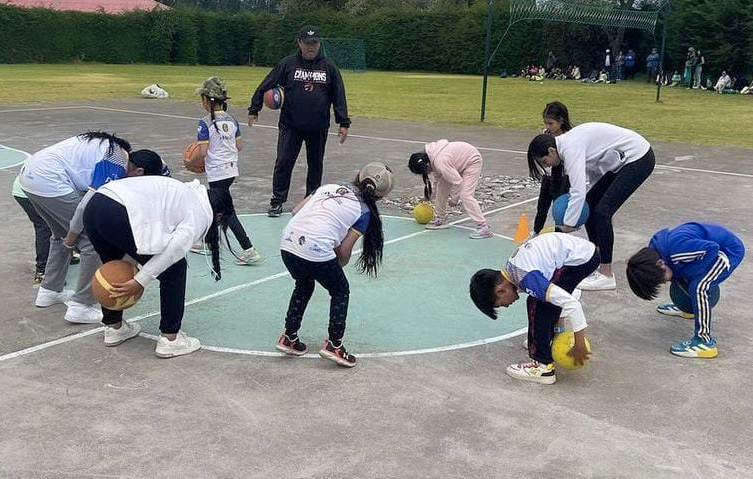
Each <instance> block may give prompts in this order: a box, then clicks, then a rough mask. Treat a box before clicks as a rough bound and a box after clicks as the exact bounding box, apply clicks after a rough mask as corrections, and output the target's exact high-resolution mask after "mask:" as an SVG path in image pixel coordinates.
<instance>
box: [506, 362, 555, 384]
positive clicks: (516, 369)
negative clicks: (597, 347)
mask: <svg viewBox="0 0 753 479" xmlns="http://www.w3.org/2000/svg"><path fill="white" fill-rule="evenodd" d="M505 372H506V373H507V375H508V376H510V377H513V378H515V379H522V380H523V381H533V382H536V383H541V384H554V383H555V382H556V381H557V376H556V375H555V374H554V363H552V364H541V363H540V362H538V361H534V360H533V359H532V360H531V362H528V363H520V364H511V365H509V366H507V369H505Z"/></svg>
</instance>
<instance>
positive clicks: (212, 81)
mask: <svg viewBox="0 0 753 479" xmlns="http://www.w3.org/2000/svg"><path fill="white" fill-rule="evenodd" d="M196 94H197V95H202V96H205V97H208V98H214V99H215V100H223V101H224V100H227V99H228V98H230V97H229V96H227V87H226V86H225V82H224V81H222V79H220V78H219V77H209V78H207V80H206V81H205V82H204V85H202V87H201V88H197V89H196Z"/></svg>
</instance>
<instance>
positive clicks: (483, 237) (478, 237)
mask: <svg viewBox="0 0 753 479" xmlns="http://www.w3.org/2000/svg"><path fill="white" fill-rule="evenodd" d="M469 238H470V239H489V238H494V235H490V236H473V235H471V236H469Z"/></svg>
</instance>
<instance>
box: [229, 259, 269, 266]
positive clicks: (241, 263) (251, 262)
mask: <svg viewBox="0 0 753 479" xmlns="http://www.w3.org/2000/svg"><path fill="white" fill-rule="evenodd" d="M263 262H264V258H259V259H257V260H255V261H236V262H235V264H237V265H238V266H253V265H255V264H259V263H263Z"/></svg>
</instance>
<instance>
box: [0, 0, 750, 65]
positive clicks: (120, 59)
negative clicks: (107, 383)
mask: <svg viewBox="0 0 753 479" xmlns="http://www.w3.org/2000/svg"><path fill="white" fill-rule="evenodd" d="M744 1H745V0H723V2H724V3H727V4H729V10H732V9H733V8H736V6H737V4H738V3H740V2H744ZM677 2H680V3H683V2H687V3H690V2H691V0H677ZM743 10H747V11H751V9H750V8H749V7H744V8H743ZM507 12H508V7H507V4H506V2H499V3H497V4H496V7H495V19H494V25H495V29H494V32H495V34H494V41H493V44H492V48H494V46H495V45H496V42H497V40H498V39H499V37H500V36H501V34H502V31H503V30H504V28H505V27H506V25H507V21H508V18H507V15H508V13H507ZM737 12H738V13H737V15H738V17H742V19H743V21H748V18H747V15H740V9H738V10H737ZM677 13H678V14H677V15H675V16H674V18H675V19H677V20H675V24H672V23H670V25H671V27H670V32H672V31H673V30H674V31H682V32H683V33H685V31H684V30H683V29H684V28H686V27H685V22H686V19H687V15H683V13H682V11H681V12H677ZM714 15H715V19H716V20H717V21H716V22H715V24H716V26H717V28H718V25H719V24H720V23H722V21H723V20H726V19H728V18H727V17H728V16H726V15H723V14H720V12H719V11H718V10H717V11H716V12H715V13H714ZM693 20H697V18H696V17H693ZM751 20H753V19H751ZM687 21H690V20H687ZM739 21H740V18H738V22H739ZM678 22H679V24H678ZM305 23H314V24H318V25H320V26H321V27H322V30H323V31H324V32H325V35H326V36H329V37H344V38H360V39H362V40H364V43H365V48H366V63H367V68H370V69H377V70H403V71H406V70H423V71H440V72H449V73H469V74H476V73H480V72H481V71H482V64H483V55H484V39H485V24H486V2H477V3H476V4H474V5H473V6H472V7H471V8H453V9H444V10H433V11H420V10H416V9H409V8H390V9H384V10H378V11H376V12H374V13H370V14H367V15H361V16H351V15H348V14H346V13H341V12H333V11H331V10H320V11H313V12H307V13H305V14H303V13H297V12H292V13H289V14H286V15H273V14H268V13H258V14H251V13H244V14H237V15H225V14H217V13H211V12H206V11H198V10H168V11H152V12H143V11H134V12H129V13H124V14H120V15H107V14H104V13H82V12H60V11H54V10H48V9H19V8H15V7H10V6H7V5H0V25H3V32H4V35H3V41H2V42H0V63H29V62H38V63H60V62H70V61H75V60H79V61H95V62H102V63H179V64H207V65H243V64H254V65H263V66H268V65H273V64H275V63H276V62H277V61H278V60H279V59H280V58H281V57H283V56H285V55H287V54H290V53H291V52H293V51H294V49H295V34H296V33H297V31H298V29H299V28H300V26H301V25H302V24H305ZM738 24H739V23H738ZM660 31H661V30H660V28H659V29H657V32H660ZM743 31H745V30H743ZM693 33H694V34H695V35H696V37H701V36H702V35H703V32H702V31H698V30H694V31H693ZM717 33H718V32H717ZM740 34H741V32H738V34H737V35H738V38H736V40H737V41H736V42H728V43H726V44H725V45H724V47H725V48H728V49H729V48H730V43H734V44H735V45H737V44H742V45H744V46H745V47H749V46H750V45H751V43H749V42H750V40H749V39H748V37H745V38H740ZM746 34H747V31H746ZM683 36H684V35H683ZM625 38H626V40H627V41H628V44H629V46H630V47H632V48H634V49H636V51H638V54H639V58H640V59H643V58H645V55H646V54H647V53H648V50H650V48H651V47H652V46H656V43H657V42H658V41H659V39H660V38H659V36H658V35H657V36H656V37H654V36H652V35H651V34H646V33H642V32H636V31H630V32H628V34H626V37H625ZM698 40H699V41H700V40H701V38H698ZM714 40H716V41H718V42H719V43H722V40H721V38H719V35H718V34H717V35H716V36H715V37H714ZM685 43H686V42H685V40H684V39H679V38H675V39H672V38H670V42H669V44H668V48H669V53H671V54H672V56H677V57H678V59H677V61H676V62H672V61H669V62H668V63H669V65H670V66H669V68H672V64H673V63H675V64H681V63H682V61H683V59H684V54H683V52H684V50H683V49H684V48H686V46H685ZM607 46H608V40H607V37H606V35H605V34H604V32H603V31H602V30H601V29H600V28H597V27H591V26H583V25H571V24H561V23H544V22H522V23H518V24H516V25H515V26H514V27H513V28H512V29H510V32H509V34H508V36H507V37H506V38H505V40H504V42H503V43H502V46H501V48H500V49H499V51H498V52H497V54H496V56H495V58H494V62H493V64H492V70H493V71H494V72H497V71H499V70H500V69H502V68H506V69H508V70H510V73H512V72H513V71H514V70H517V69H519V68H521V67H522V66H525V65H526V64H528V63H533V62H536V63H544V62H545V59H546V55H547V52H548V51H549V50H553V51H554V52H555V55H557V57H558V58H559V59H560V62H561V63H563V64H565V63H577V64H578V65H580V66H581V70H582V71H587V70H589V69H591V68H597V67H598V65H599V64H600V62H601V61H602V59H603V56H602V55H603V52H604V48H606V47H607ZM720 48H721V45H720ZM626 50H627V47H626ZM644 50H645V51H644ZM720 51H721V50H720ZM749 51H750V50H749V49H748V48H745V49H743V48H736V49H735V50H734V54H735V56H736V58H735V62H734V64H735V66H740V67H741V66H742V65H743V64H745V62H746V61H748V60H749V59H751V60H753V58H750V57H749V56H748V54H747V52H749ZM672 56H670V59H671V58H672ZM709 56H715V55H709ZM709 56H707V61H709V60H710V61H709V63H710V65H709V66H714V67H715V66H717V65H720V64H722V63H723V60H720V59H719V58H709ZM641 65H642V63H641Z"/></svg>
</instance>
